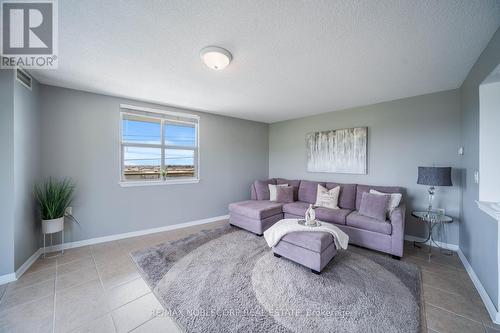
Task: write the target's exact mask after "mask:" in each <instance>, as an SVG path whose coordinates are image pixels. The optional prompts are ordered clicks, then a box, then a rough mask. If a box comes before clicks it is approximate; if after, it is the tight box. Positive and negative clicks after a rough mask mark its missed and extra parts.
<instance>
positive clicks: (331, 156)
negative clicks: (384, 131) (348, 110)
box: [306, 127, 368, 174]
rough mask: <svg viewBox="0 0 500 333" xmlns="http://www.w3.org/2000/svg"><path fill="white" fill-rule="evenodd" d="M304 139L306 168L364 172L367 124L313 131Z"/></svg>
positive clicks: (365, 167)
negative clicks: (305, 143) (305, 141)
mask: <svg viewBox="0 0 500 333" xmlns="http://www.w3.org/2000/svg"><path fill="white" fill-rule="evenodd" d="M306 139H307V171H309V172H332V173H353V174H366V173H367V149H368V128H367V127H355V128H344V129H337V130H330V131H321V132H313V133H309V134H307V138H306Z"/></svg>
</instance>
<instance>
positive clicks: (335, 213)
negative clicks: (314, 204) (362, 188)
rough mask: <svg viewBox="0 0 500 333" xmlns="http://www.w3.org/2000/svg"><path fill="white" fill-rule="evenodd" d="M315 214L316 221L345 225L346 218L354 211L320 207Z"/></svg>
mask: <svg viewBox="0 0 500 333" xmlns="http://www.w3.org/2000/svg"><path fill="white" fill-rule="evenodd" d="M315 212H316V220H320V221H324V222H329V223H335V224H342V225H345V224H346V217H347V215H349V214H350V213H351V212H352V210H350V209H342V208H340V209H331V208H324V207H318V208H316V209H315Z"/></svg>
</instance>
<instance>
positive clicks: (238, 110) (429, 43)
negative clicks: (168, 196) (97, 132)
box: [33, 0, 500, 122]
mask: <svg viewBox="0 0 500 333" xmlns="http://www.w3.org/2000/svg"><path fill="white" fill-rule="evenodd" d="M59 24H60V26H59V69H58V70H51V71H40V70H39V71H33V74H34V76H35V77H36V78H37V79H39V80H40V81H41V82H43V83H47V84H53V85H58V86H64V87H69V88H75V89H81V90H87V91H92V92H98V93H103V94H109V95H116V96H124V97H129V98H133V99H139V100H144V101H151V102H157V103H161V104H168V105H173V106H180V107H185V108H191V109H196V110H204V111H208V112H213V113H219V114H224V115H229V116H234V117H238V118H245V119H251V120H257V121H263V122H276V121H280V120H285V119H291V118H298V117H303V116H308V115H312V114H318V113H323V112H328V111H335V110H340V109H345V108H350V107H355V106H361V105H368V104H372V103H377V102H382V101H388V100H393V99H398V98H403V97H409V96H416V95H421V94H425V93H430V92H435V91H441V90H447V89H454V88H457V87H459V86H460V85H461V84H462V82H463V80H464V79H465V77H466V75H467V73H468V72H469V70H470V68H471V67H472V65H473V64H474V62H475V61H476V60H477V58H478V57H479V55H480V53H481V52H482V50H483V49H484V48H485V46H486V45H487V43H488V41H489V40H490V39H491V37H492V36H493V34H494V32H495V31H496V29H497V28H498V26H499V24H500V1H495V0H493V1H487V0H482V1H471V0H463V1H459V0H449V1H445V0H434V1H426V0H420V1H415V0H406V1H388V0H378V1H373V0H365V1H355V0H336V1H332V0H330V1H312V0H311V1H293V0H274V1H273V0H248V1H236V0H204V1H186V0H179V1H169V0H163V1H162V0H141V1H140V0H135V1H132V0H127V1H123V0H122V1H118V0H106V1H102V0H85V1H82V0H64V1H59ZM208 45H218V46H222V47H224V48H226V49H228V50H230V51H231V52H232V54H233V57H234V58H233V62H232V63H231V64H230V65H229V66H228V67H227V68H226V69H225V70H222V71H213V70H210V69H208V68H207V67H205V65H204V64H203V63H202V62H201V61H200V56H199V51H200V49H202V48H203V47H205V46H208Z"/></svg>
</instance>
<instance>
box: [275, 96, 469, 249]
mask: <svg viewBox="0 0 500 333" xmlns="http://www.w3.org/2000/svg"><path fill="white" fill-rule="evenodd" d="M357 126H367V127H368V174H367V175H348V174H333V173H308V172H306V158H307V157H306V141H305V137H306V133H308V132H313V131H318V130H329V129H339V128H349V127H357ZM459 144H460V95H459V91H458V90H453V91H445V92H440V93H434V94H429V95H423V96H417V97H412V98H406V99H401V100H396V101H391V102H386V103H380V104H375V105H370V106H366V107H360V108H354V109H349V110H343V111H336V112H330V113H326V114H321V115H317V116H312V117H306V118H302V119H296V120H290V121H284V122H279V123H275V124H272V125H271V126H270V131H269V175H270V177H284V178H299V179H310V180H334V181H338V182H343V183H361V184H373V185H398V186H402V187H405V188H406V189H407V206H408V207H407V211H411V210H412V209H416V208H425V207H426V205H427V188H426V187H425V186H422V185H417V184H416V180H417V166H426V165H428V166H430V165H433V164H435V165H437V166H440V165H442V166H451V167H453V168H454V169H455V172H454V175H453V182H454V185H455V186H453V187H450V188H446V187H442V188H439V189H438V191H437V195H436V198H435V200H436V201H435V207H436V208H437V207H440V208H445V209H446V212H447V214H449V215H451V216H453V217H454V218H455V219H456V220H457V222H455V223H453V224H452V225H450V226H448V227H447V228H446V229H445V230H443V232H442V233H441V235H440V236H441V240H442V241H444V242H447V243H452V244H458V229H459V223H460V222H459V218H458V217H459V213H460V177H459V174H458V170H457V169H459V167H460V158H459V156H458V153H457V150H458V147H459ZM408 215H409V213H408ZM422 227H423V226H422V224H421V223H420V222H417V221H416V220H414V219H413V218H411V217H410V216H407V222H406V233H407V234H410V235H414V236H423V235H424V230H423V228H422Z"/></svg>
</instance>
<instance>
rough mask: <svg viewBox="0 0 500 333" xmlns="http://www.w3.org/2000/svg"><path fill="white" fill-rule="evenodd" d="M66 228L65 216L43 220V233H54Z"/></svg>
mask: <svg viewBox="0 0 500 333" xmlns="http://www.w3.org/2000/svg"><path fill="white" fill-rule="evenodd" d="M63 230H64V217H60V218H58V219H53V220H42V233H44V234H53V233H55V232H59V231H63Z"/></svg>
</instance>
